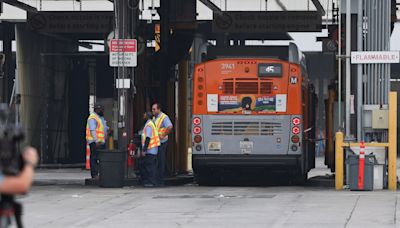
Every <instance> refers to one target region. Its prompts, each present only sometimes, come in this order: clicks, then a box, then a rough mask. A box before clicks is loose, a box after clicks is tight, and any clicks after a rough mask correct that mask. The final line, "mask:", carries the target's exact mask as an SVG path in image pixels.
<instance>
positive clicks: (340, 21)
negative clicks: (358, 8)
mask: <svg viewBox="0 0 400 228" xmlns="http://www.w3.org/2000/svg"><path fill="white" fill-rule="evenodd" d="M341 4H342V3H341V2H340V1H338V14H339V26H338V36H339V37H338V46H339V48H338V56H339V58H338V125H339V129H340V128H341V127H342V14H341V10H340V7H341Z"/></svg>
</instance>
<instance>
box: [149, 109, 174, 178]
mask: <svg viewBox="0 0 400 228" xmlns="http://www.w3.org/2000/svg"><path fill="white" fill-rule="evenodd" d="M151 111H152V112H153V115H154V123H155V125H156V128H157V130H158V135H159V137H160V142H161V145H160V146H159V147H158V154H157V185H158V186H164V172H165V162H166V152H167V145H168V135H169V134H170V133H171V131H172V128H173V126H172V123H171V120H170V119H169V117H168V116H167V115H166V114H165V113H163V112H162V111H161V105H160V104H159V103H154V104H153V106H152V108H151Z"/></svg>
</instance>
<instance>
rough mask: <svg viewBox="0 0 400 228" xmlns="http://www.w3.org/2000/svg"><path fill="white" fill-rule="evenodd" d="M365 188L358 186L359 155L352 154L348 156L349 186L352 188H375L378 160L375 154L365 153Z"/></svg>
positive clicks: (370, 189) (368, 189)
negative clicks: (376, 163) (375, 171)
mask: <svg viewBox="0 0 400 228" xmlns="http://www.w3.org/2000/svg"><path fill="white" fill-rule="evenodd" d="M364 162H365V163H364V189H359V188H358V165H359V156H358V155H356V154H351V155H349V156H348V160H347V164H348V165H349V182H350V183H349V187H350V190H352V191H354V190H366V191H372V190H373V189H374V164H375V162H376V158H375V155H373V154H369V155H365V160H364Z"/></svg>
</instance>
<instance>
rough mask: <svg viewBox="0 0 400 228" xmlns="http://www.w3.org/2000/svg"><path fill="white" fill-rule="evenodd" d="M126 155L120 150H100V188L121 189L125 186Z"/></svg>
mask: <svg viewBox="0 0 400 228" xmlns="http://www.w3.org/2000/svg"><path fill="white" fill-rule="evenodd" d="M125 157H126V153H124V152H123V151H119V150H99V161H100V170H99V171H100V181H99V185H100V187H105V188H121V187H123V186H124V166H125Z"/></svg>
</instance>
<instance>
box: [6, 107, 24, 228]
mask: <svg viewBox="0 0 400 228" xmlns="http://www.w3.org/2000/svg"><path fill="white" fill-rule="evenodd" d="M23 139H24V134H23V131H22V129H21V127H20V126H19V124H18V120H17V119H16V115H15V113H13V112H12V111H11V110H10V108H9V106H8V105H7V104H0V170H1V172H2V174H3V175H4V176H17V175H18V174H19V173H20V172H21V170H22V168H23V164H24V163H23V159H22V155H21V151H20V145H19V144H20V143H21V142H22V140H23ZM21 215H22V205H21V204H19V203H17V202H15V200H14V196H13V195H5V194H1V199H0V228H4V227H8V226H10V224H11V223H12V220H13V218H14V219H15V222H16V225H17V227H22V221H21Z"/></svg>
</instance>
